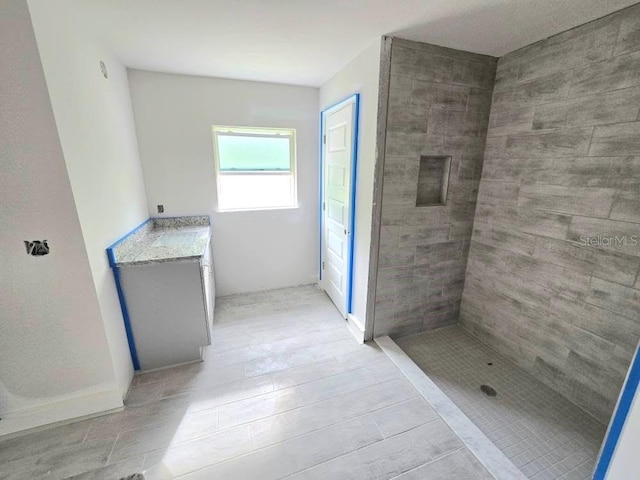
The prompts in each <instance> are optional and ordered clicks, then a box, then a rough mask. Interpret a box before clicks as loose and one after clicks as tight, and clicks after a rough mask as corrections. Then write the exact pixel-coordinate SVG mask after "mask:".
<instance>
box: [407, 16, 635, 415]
mask: <svg viewBox="0 0 640 480" xmlns="http://www.w3.org/2000/svg"><path fill="white" fill-rule="evenodd" d="M638 25H640V5H636V6H633V7H630V8H627V9H625V10H621V11H620V12H616V13H615V14H612V15H609V16H607V17H604V18H602V19H599V20H596V21H594V22H591V23H589V24H586V25H583V26H581V27H578V28H575V29H572V30H570V31H567V32H564V33H562V34H559V35H556V36H554V37H551V38H548V39H546V40H543V41H541V42H538V43H536V44H534V45H530V46H528V47H526V48H524V49H521V50H519V51H517V52H513V53H511V54H508V55H506V56H504V57H502V58H501V59H500V60H499V62H498V68H497V72H496V82H495V90H494V94H493V99H492V106H491V114H490V120H489V130H488V133H487V143H486V148H485V151H484V162H483V170H482V178H481V181H480V185H479V193H478V198H477V206H476V212H475V217H474V218H475V219H474V225H473V235H472V238H471V245H470V250H469V257H468V262H467V263H468V267H467V272H466V281H465V283H464V290H463V295H462V302H461V305H460V323H461V324H462V325H463V327H464V328H466V329H467V330H469V331H471V332H472V333H474V334H475V335H476V336H478V337H479V338H480V339H481V340H483V341H484V342H486V343H488V344H489V345H490V346H492V347H493V348H495V349H497V350H498V351H500V352H501V353H503V354H505V355H507V356H509V357H511V358H512V359H513V360H514V361H516V362H517V363H519V364H520V365H521V366H522V367H524V368H526V369H527V370H529V371H530V372H531V373H532V374H534V375H536V376H537V377H538V378H539V379H540V380H542V381H543V382H544V383H546V384H547V385H549V386H551V387H552V388H554V389H555V390H557V391H558V392H559V393H561V394H563V395H564V396H566V397H567V398H569V399H570V400H572V401H573V402H574V403H576V404H578V405H580V406H581V407H583V408H584V409H586V410H587V411H589V412H590V413H591V414H593V415H594V416H596V417H597V418H600V419H601V420H602V421H603V422H606V421H608V418H609V416H610V415H611V412H612V410H613V408H614V405H615V402H616V400H617V397H618V393H619V390H620V387H621V385H622V382H623V380H624V377H625V374H626V370H627V368H628V365H629V362H630V360H631V357H632V355H633V352H634V349H635V347H636V345H637V344H638V340H639V339H640V213H639V212H640V195H639V194H638V192H639V191H640V34H639V33H638V30H637V27H638ZM445 145H446V142H445ZM421 258H422V257H421V255H420V254H419V253H417V252H416V257H415V259H416V261H418V260H419V259H421Z"/></svg>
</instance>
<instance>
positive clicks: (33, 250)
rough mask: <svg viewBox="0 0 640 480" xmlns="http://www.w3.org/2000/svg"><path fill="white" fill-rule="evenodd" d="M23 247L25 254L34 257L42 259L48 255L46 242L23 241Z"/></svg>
mask: <svg viewBox="0 0 640 480" xmlns="http://www.w3.org/2000/svg"><path fill="white" fill-rule="evenodd" d="M24 246H25V247H26V249H27V254H28V255H32V256H34V257H42V256H43V255H47V254H48V253H49V244H48V243H47V241H46V240H31V241H29V240H25V241H24Z"/></svg>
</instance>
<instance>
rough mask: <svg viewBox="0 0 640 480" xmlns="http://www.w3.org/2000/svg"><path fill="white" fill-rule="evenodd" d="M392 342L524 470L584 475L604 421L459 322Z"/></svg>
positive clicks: (567, 479)
mask: <svg viewBox="0 0 640 480" xmlns="http://www.w3.org/2000/svg"><path fill="white" fill-rule="evenodd" d="M396 343H397V344H398V345H399V346H400V348H402V350H404V352H405V353H406V354H407V355H408V356H409V357H410V358H411V359H412V360H413V361H414V362H415V363H416V364H417V365H418V366H419V367H420V368H421V369H422V370H423V371H424V372H425V373H427V374H428V375H429V377H430V378H431V379H432V380H433V381H434V382H435V383H436V384H437V385H438V387H440V389H442V390H443V391H444V393H446V394H447V395H448V396H449V398H451V400H452V401H453V402H454V403H455V404H456V405H457V406H458V407H459V408H460V409H461V410H462V411H463V412H464V413H465V414H466V415H467V416H468V417H469V419H470V420H472V421H473V422H474V423H475V424H476V425H477V426H478V428H480V429H481V430H482V432H483V433H484V434H485V435H486V436H487V437H488V438H489V439H490V440H491V441H493V442H494V443H495V445H496V446H497V447H498V448H500V450H502V451H503V452H504V454H505V455H506V456H507V457H508V458H509V459H510V460H511V461H512V462H513V463H514V464H515V465H516V466H517V467H518V468H520V470H521V471H522V472H523V473H524V474H525V475H526V476H527V477H528V478H532V479H535V480H542V479H563V480H574V479H576V480H582V479H590V478H591V475H592V473H593V468H594V466H595V462H596V458H597V455H598V451H599V449H600V444H601V442H602V439H603V438H604V434H605V431H606V426H605V425H602V424H601V423H599V422H598V421H597V420H595V419H594V418H593V417H591V416H590V415H588V414H587V413H586V412H584V411H583V410H581V409H580V408H578V407H577V406H575V405H574V404H573V403H571V402H570V401H568V400H567V399H565V398H564V397H562V396H561V395H559V394H558V393H556V392H555V391H553V390H551V389H550V388H549V387H547V386H546V385H544V384H543V383H541V382H540V381H538V380H537V379H536V378H534V377H533V376H531V375H530V374H529V373H527V372H525V371H524V370H523V369H521V368H520V367H518V366H516V365H515V364H513V363H512V362H511V361H509V360H507V359H506V358H505V357H503V356H501V355H500V354H498V353H496V352H495V351H494V350H492V349H491V348H489V347H488V346H486V345H485V344H483V343H482V342H480V341H479V340H477V339H476V338H475V337H473V336H472V335H470V334H469V333H467V332H465V331H464V330H463V329H462V328H461V327H459V326H453V327H447V328H441V329H438V330H432V331H429V332H424V333H420V334H416V335H411V336H408V337H403V338H399V339H397V340H396ZM481 385H488V386H490V387H493V388H494V389H495V390H496V391H497V395H496V396H495V397H490V396H487V395H486V394H485V393H483V392H481V391H480V386H481Z"/></svg>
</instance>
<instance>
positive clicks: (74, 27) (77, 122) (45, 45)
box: [29, 0, 148, 395]
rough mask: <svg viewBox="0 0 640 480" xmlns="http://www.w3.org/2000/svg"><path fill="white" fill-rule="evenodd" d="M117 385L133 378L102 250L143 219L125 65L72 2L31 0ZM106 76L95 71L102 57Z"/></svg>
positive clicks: (122, 385)
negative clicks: (94, 34) (96, 33)
mask: <svg viewBox="0 0 640 480" xmlns="http://www.w3.org/2000/svg"><path fill="white" fill-rule="evenodd" d="M29 8H30V10H31V16H32V19H33V25H34V29H35V33H36V38H37V40H38V46H39V49H40V56H41V58H42V64H43V67H44V72H45V76H46V81H47V86H48V89H49V93H50V96H51V103H52V105H53V111H54V114H55V119H56V123H57V125H58V132H59V135H60V140H61V142H62V149H63V152H64V157H65V161H66V165H67V170H68V172H69V178H70V180H71V188H72V191H73V196H74V199H75V202H76V207H77V210H78V215H79V218H80V225H81V227H82V234H83V236H84V240H85V244H86V249H87V253H88V255H89V262H90V265H91V272H92V276H93V284H94V286H95V290H96V292H97V295H98V300H99V302H100V310H101V316H102V320H103V324H104V329H105V331H106V334H107V339H108V341H109V348H110V352H111V358H112V361H113V365H114V370H115V372H116V379H117V383H118V387H119V388H120V390H121V393H122V395H124V394H125V393H126V391H127V389H128V387H129V384H130V381H131V378H132V376H133V366H132V363H131V356H130V354H129V347H128V344H127V339H126V334H125V330H124V324H123V320H122V313H121V311H120V303H119V301H118V297H117V293H116V289H115V283H114V279H113V273H112V271H111V269H110V268H109V265H108V262H107V256H106V253H105V248H106V247H107V246H109V245H110V244H111V243H113V242H114V241H115V240H117V239H118V238H120V237H121V236H122V235H124V234H125V233H127V232H129V231H130V230H131V229H133V228H134V227H135V226H137V225H138V224H140V223H141V222H143V221H144V220H145V219H146V218H147V217H148V209H147V203H146V195H145V192H144V181H143V178H142V168H141V165H140V159H139V154H138V145H137V140H136V134H135V126H134V122H133V111H132V108H131V99H130V95H129V85H128V81H127V74H126V69H125V68H124V67H123V66H122V65H121V64H120V63H119V62H118V61H117V60H116V59H115V58H113V57H112V56H111V55H110V54H109V53H108V52H107V51H106V50H105V49H103V48H101V46H100V44H99V42H97V40H96V39H94V38H93V35H92V32H91V25H85V24H84V23H83V22H82V21H81V19H80V18H79V17H78V14H77V11H76V9H75V8H74V7H73V6H72V2H51V1H49V0H29ZM101 60H102V61H104V62H105V64H106V66H107V69H108V79H105V78H104V77H103V76H102V74H101V72H100V66H99V63H100V61H101Z"/></svg>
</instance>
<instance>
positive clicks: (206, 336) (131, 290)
mask: <svg viewBox="0 0 640 480" xmlns="http://www.w3.org/2000/svg"><path fill="white" fill-rule="evenodd" d="M119 270H120V282H121V284H122V290H123V293H124V298H125V301H126V306H127V311H128V315H129V323H130V328H131V333H132V335H133V341H134V344H135V350H136V355H137V358H138V362H139V366H140V370H153V369H157V368H162V367H167V366H171V365H179V364H184V363H191V362H196V361H200V360H202V356H203V347H205V346H207V345H210V344H211V328H212V325H213V309H214V297H215V287H214V284H215V280H214V277H213V266H212V264H211V251H210V245H207V248H206V250H205V253H204V255H203V256H202V258H201V259H200V260H199V261H184V262H181V261H172V262H161V263H151V264H146V265H131V266H124V267H121V268H120V269H119Z"/></svg>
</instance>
